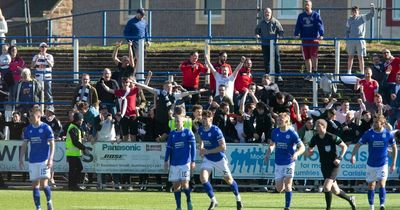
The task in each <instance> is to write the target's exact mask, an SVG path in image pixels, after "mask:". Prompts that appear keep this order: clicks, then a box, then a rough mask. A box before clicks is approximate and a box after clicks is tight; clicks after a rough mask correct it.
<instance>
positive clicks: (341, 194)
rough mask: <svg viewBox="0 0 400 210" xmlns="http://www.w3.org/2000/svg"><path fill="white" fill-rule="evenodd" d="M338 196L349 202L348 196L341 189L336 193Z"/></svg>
mask: <svg viewBox="0 0 400 210" xmlns="http://www.w3.org/2000/svg"><path fill="white" fill-rule="evenodd" d="M337 196H339V197H340V198H343V199H345V200H346V201H348V202H350V196H348V195H347V194H346V193H345V192H344V191H343V190H340V193H339V194H337Z"/></svg>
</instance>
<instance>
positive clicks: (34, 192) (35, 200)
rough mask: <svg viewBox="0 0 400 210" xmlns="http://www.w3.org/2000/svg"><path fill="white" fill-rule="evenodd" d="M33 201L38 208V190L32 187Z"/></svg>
mask: <svg viewBox="0 0 400 210" xmlns="http://www.w3.org/2000/svg"><path fill="white" fill-rule="evenodd" d="M32 191H33V202H35V206H36V209H40V190H39V188H33V190H32Z"/></svg>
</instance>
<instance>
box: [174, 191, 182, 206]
mask: <svg viewBox="0 0 400 210" xmlns="http://www.w3.org/2000/svg"><path fill="white" fill-rule="evenodd" d="M174 195H175V202H176V208H178V209H180V208H181V191H178V192H174Z"/></svg>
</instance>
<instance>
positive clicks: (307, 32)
mask: <svg viewBox="0 0 400 210" xmlns="http://www.w3.org/2000/svg"><path fill="white" fill-rule="evenodd" d="M304 7H305V11H304V12H302V13H300V14H299V16H298V17H297V22H296V28H295V31H294V36H295V37H300V38H301V39H302V51H303V57H304V60H305V62H306V71H307V72H308V73H311V70H312V71H313V73H317V65H318V45H319V42H320V40H322V39H323V36H324V23H323V22H322V18H321V16H320V15H319V14H318V12H316V11H313V10H312V2H311V1H310V0H306V1H305V5H304ZM305 79H306V80H311V77H310V76H307V77H306V78H305Z"/></svg>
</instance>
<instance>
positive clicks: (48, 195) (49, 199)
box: [43, 185, 51, 202]
mask: <svg viewBox="0 0 400 210" xmlns="http://www.w3.org/2000/svg"><path fill="white" fill-rule="evenodd" d="M43 190H44V194H46V200H47V202H49V201H51V188H50V186H48V185H47V186H45V187H44V188H43Z"/></svg>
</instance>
